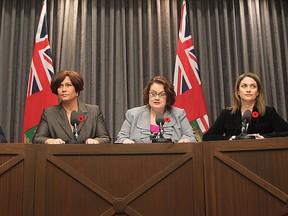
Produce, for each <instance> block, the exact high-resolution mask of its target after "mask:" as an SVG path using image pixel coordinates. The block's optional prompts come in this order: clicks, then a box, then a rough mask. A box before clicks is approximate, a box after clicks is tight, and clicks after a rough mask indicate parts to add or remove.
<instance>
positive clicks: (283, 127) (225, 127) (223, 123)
mask: <svg viewBox="0 0 288 216" xmlns="http://www.w3.org/2000/svg"><path fill="white" fill-rule="evenodd" d="M254 111H256V112H257V108H256V107H254V108H253V112H254ZM241 119H242V116H241V111H240V110H237V111H236V113H235V114H231V109H223V110H222V111H221V114H220V115H219V117H218V118H217V119H216V121H215V122H214V124H213V125H212V126H211V127H210V128H209V130H208V131H207V133H206V134H204V135H203V141H208V140H228V139H230V138H231V136H238V135H240V133H241V125H242V121H241ZM255 133H258V134H260V135H262V136H264V137H265V138H267V137H283V136H288V123H287V122H286V121H284V119H282V118H281V117H280V116H279V114H278V113H277V112H276V110H275V108H274V107H268V106H266V111H265V114H264V116H262V117H257V118H254V117H253V116H252V117H251V122H250V123H249V125H248V129H247V134H255Z"/></svg>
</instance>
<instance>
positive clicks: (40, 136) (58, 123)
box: [33, 102, 111, 143]
mask: <svg viewBox="0 0 288 216" xmlns="http://www.w3.org/2000/svg"><path fill="white" fill-rule="evenodd" d="M78 113H79V115H80V116H81V115H82V116H83V117H84V121H83V122H80V123H79V125H78V131H79V140H83V141H84V142H85V141H86V139H88V138H92V139H96V140H98V141H99V142H100V143H110V140H111V139H110V136H109V133H108V131H107V129H106V126H105V122H104V117H103V114H102V111H101V110H100V108H99V106H97V105H91V104H84V103H82V102H79V107H78ZM48 138H53V139H57V138H61V139H62V140H64V141H70V140H74V134H73V132H72V130H71V127H70V123H69V121H68V118H67V115H66V111H65V109H64V108H63V106H62V103H60V104H59V105H56V106H52V107H49V108H46V109H44V112H43V114H42V116H41V120H40V123H39V125H38V127H37V130H36V133H35V135H34V137H33V143H45V141H46V140H47V139H48Z"/></svg>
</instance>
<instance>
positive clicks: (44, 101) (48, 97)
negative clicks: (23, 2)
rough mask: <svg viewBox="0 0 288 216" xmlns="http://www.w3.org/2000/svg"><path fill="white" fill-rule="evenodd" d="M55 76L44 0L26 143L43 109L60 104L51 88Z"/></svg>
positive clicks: (26, 115)
mask: <svg viewBox="0 0 288 216" xmlns="http://www.w3.org/2000/svg"><path fill="white" fill-rule="evenodd" d="M53 76H54V68H53V61H52V55H51V48H50V44H49V40H48V33H47V15H46V0H44V1H43V5H42V10H41V14H40V19H39V24H38V28H37V32H36V37H35V43H34V49H33V54H32V62H31V67H30V73H29V80H28V89H27V95H26V105H25V111H24V124H23V134H22V142H24V143H31V142H32V138H33V136H34V133H35V131H36V128H37V125H38V123H39V121H40V118H41V114H42V112H43V109H44V108H46V107H49V106H52V105H56V104H58V98H57V96H56V95H55V94H53V93H52V91H51V88H50V82H51V79H52V77H53Z"/></svg>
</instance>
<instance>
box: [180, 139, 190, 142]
mask: <svg viewBox="0 0 288 216" xmlns="http://www.w3.org/2000/svg"><path fill="white" fill-rule="evenodd" d="M188 142H191V141H190V140H188V139H180V140H179V141H178V143H188Z"/></svg>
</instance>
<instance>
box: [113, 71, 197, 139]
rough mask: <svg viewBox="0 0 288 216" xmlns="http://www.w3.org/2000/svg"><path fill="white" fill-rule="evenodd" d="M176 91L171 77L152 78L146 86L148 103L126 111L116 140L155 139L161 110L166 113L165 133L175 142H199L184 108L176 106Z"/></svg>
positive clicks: (145, 97) (145, 93)
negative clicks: (157, 118) (170, 79)
mask: <svg viewBox="0 0 288 216" xmlns="http://www.w3.org/2000/svg"><path fill="white" fill-rule="evenodd" d="M175 97H176V95H175V92H174V89H173V86H172V84H171V82H170V81H169V80H167V79H166V78H165V77H163V76H156V77H154V78H152V79H151V80H150V81H149V83H148V84H147V86H146V87H145V89H144V104H147V105H145V106H141V107H136V108H133V109H130V110H128V111H127V112H126V118H125V121H124V122H123V125H122V127H121V130H120V131H119V133H118V135H117V137H116V141H115V143H124V144H129V143H151V142H152V140H153V135H155V134H158V133H159V132H160V127H159V126H158V125H157V124H156V121H155V118H156V114H157V113H161V114H163V115H164V124H163V130H164V133H163V136H164V138H165V139H166V140H169V139H170V140H171V141H172V142H197V139H196V136H195V134H194V132H193V130H192V127H191V125H190V124H189V122H188V119H187V118H186V113H185V111H184V110H183V109H180V108H176V107H172V105H173V104H174V102H175Z"/></svg>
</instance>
